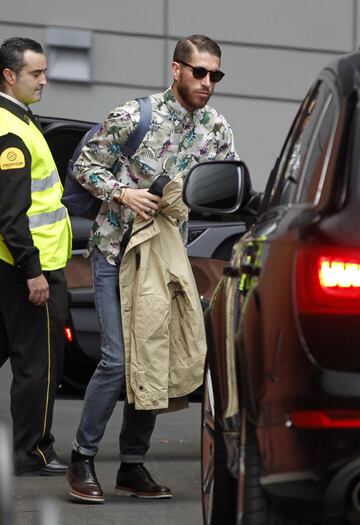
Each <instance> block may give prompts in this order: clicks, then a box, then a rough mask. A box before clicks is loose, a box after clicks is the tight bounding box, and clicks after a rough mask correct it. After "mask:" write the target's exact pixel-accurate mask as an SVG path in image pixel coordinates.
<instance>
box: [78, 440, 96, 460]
mask: <svg viewBox="0 0 360 525" xmlns="http://www.w3.org/2000/svg"><path fill="white" fill-rule="evenodd" d="M73 449H74V450H75V451H76V452H79V454H82V455H83V456H95V455H96V452H97V450H96V451H94V450H90V449H89V448H85V447H82V446H80V445H79V443H78V442H77V441H76V439H74V441H73Z"/></svg>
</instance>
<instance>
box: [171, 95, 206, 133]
mask: <svg viewBox="0 0 360 525" xmlns="http://www.w3.org/2000/svg"><path fill="white" fill-rule="evenodd" d="M164 101H165V104H166V106H167V108H168V110H169V114H170V118H171V120H173V121H174V122H175V124H178V123H179V122H181V121H182V120H184V119H189V118H190V119H192V120H193V121H194V123H195V122H196V121H200V120H201V118H202V116H203V114H204V111H205V108H206V106H205V107H203V108H200V109H195V110H194V111H188V110H187V109H185V108H184V107H183V106H182V105H181V104H180V103H179V102H178V100H177V99H176V97H175V95H174V93H173V90H172V89H171V87H169V88H168V89H167V90H166V91H165V92H164Z"/></svg>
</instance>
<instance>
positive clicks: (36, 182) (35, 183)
mask: <svg viewBox="0 0 360 525" xmlns="http://www.w3.org/2000/svg"><path fill="white" fill-rule="evenodd" d="M58 182H59V174H58V172H57V171H56V170H54V171H53V172H52V173H51V175H49V176H48V177H45V179H32V180H31V193H33V192H35V191H46V190H48V189H49V188H52V187H53V186H54V185H55V184H57V183H58Z"/></svg>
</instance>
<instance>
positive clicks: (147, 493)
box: [115, 464, 173, 499]
mask: <svg viewBox="0 0 360 525" xmlns="http://www.w3.org/2000/svg"><path fill="white" fill-rule="evenodd" d="M115 494H117V495H121V494H126V495H128V496H135V497H137V498H148V499H161V498H172V496H173V495H172V492H171V490H170V489H169V488H168V487H164V486H163V485H158V484H157V483H156V482H155V481H154V480H153V478H152V477H151V475H150V473H149V472H148V470H147V469H146V468H145V467H144V465H141V464H136V465H134V467H132V468H130V469H128V470H126V471H122V470H121V468H120V469H119V470H118V473H117V476H116V486H115Z"/></svg>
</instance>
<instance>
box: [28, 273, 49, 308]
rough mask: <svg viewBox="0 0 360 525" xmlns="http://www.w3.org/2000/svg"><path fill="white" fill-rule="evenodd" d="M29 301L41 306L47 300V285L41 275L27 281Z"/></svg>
mask: <svg viewBox="0 0 360 525" xmlns="http://www.w3.org/2000/svg"><path fill="white" fill-rule="evenodd" d="M26 282H27V286H28V289H29V301H30V302H31V303H33V304H35V305H36V306H42V305H44V304H45V303H46V301H47V300H48V299H49V284H48V282H47V280H46V278H45V276H44V275H43V274H41V275H39V276H38V277H33V278H32V279H27V280H26Z"/></svg>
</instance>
